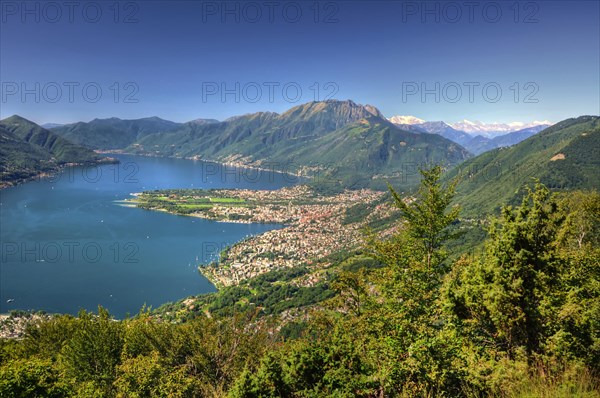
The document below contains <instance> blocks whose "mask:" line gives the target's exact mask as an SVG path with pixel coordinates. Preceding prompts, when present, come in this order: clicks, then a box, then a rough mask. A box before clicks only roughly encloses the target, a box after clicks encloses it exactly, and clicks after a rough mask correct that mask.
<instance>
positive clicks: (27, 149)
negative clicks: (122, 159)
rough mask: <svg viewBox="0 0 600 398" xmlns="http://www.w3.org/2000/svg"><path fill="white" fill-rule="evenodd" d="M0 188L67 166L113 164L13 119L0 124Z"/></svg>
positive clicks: (0, 121)
mask: <svg viewBox="0 0 600 398" xmlns="http://www.w3.org/2000/svg"><path fill="white" fill-rule="evenodd" d="M0 141H1V143H2V145H1V147H0V186H7V185H12V184H14V183H17V182H20V181H25V180H27V179H28V178H31V177H34V176H36V175H39V174H41V173H52V172H55V171H57V170H58V168H59V167H60V166H62V165H66V164H73V163H77V164H95V163H102V162H108V161H111V160H110V159H107V158H101V157H100V156H99V155H98V154H96V153H95V152H94V151H92V150H90V149H88V148H84V147H82V146H80V145H76V144H73V143H71V142H69V141H68V140H66V139H64V138H62V137H59V136H57V135H56V134H54V133H53V132H51V131H49V130H47V129H45V128H43V127H41V126H38V125H37V124H35V123H33V122H31V121H29V120H27V119H24V118H22V117H20V116H17V115H14V116H11V117H9V118H6V119H3V120H0Z"/></svg>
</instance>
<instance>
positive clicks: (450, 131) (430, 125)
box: [416, 122, 473, 146]
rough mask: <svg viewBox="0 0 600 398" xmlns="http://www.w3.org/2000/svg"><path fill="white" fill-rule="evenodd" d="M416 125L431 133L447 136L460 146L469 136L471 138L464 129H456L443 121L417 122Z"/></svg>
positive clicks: (468, 139)
mask: <svg viewBox="0 0 600 398" xmlns="http://www.w3.org/2000/svg"><path fill="white" fill-rule="evenodd" d="M416 127H418V128H420V129H423V130H425V131H426V132H428V133H431V134H438V135H441V136H442V137H444V138H447V139H449V140H450V141H454V142H456V143H457V144H459V145H462V146H464V145H465V144H466V143H467V142H469V141H470V140H471V138H473V137H471V136H470V135H469V134H467V133H465V132H464V131H459V130H456V129H454V128H453V127H451V126H450V125H448V124H446V123H444V122H425V123H421V124H417V125H416Z"/></svg>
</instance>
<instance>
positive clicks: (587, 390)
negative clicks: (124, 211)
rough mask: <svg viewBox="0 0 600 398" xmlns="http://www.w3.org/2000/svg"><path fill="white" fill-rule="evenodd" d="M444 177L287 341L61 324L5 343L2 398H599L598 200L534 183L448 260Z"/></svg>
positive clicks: (214, 331) (271, 328)
mask: <svg viewBox="0 0 600 398" xmlns="http://www.w3.org/2000/svg"><path fill="white" fill-rule="evenodd" d="M440 173H441V170H440V169H439V168H434V169H432V170H430V171H424V172H423V176H424V178H423V184H422V186H421V189H420V190H419V192H418V194H417V198H416V200H415V201H412V202H411V201H407V200H405V199H404V198H401V197H400V196H399V195H398V194H397V193H396V192H394V191H393V190H392V194H393V197H394V200H395V203H396V205H397V206H398V208H399V210H400V211H401V213H402V215H403V217H402V220H401V222H400V228H399V232H398V233H397V234H395V235H394V236H392V237H389V238H387V239H381V238H379V237H378V236H377V235H376V234H375V233H371V234H369V235H368V237H367V239H366V247H365V250H366V251H367V252H369V253H370V255H371V256H372V257H373V258H375V259H376V260H377V261H379V262H381V263H384V264H386V266H385V267H374V268H373V267H372V268H360V269H358V270H356V269H352V270H347V271H345V272H342V273H341V274H340V275H339V276H338V277H337V279H336V280H335V281H333V282H332V284H331V288H332V289H334V290H335V291H337V293H338V294H337V295H336V296H335V297H333V298H331V299H329V300H328V301H326V302H325V303H324V304H323V306H322V307H321V308H319V309H316V310H314V312H313V313H312V314H311V316H310V319H309V320H308V321H306V322H304V323H303V327H301V328H299V329H297V330H295V332H294V335H295V336H297V338H294V339H283V338H282V335H283V334H284V332H283V330H284V329H286V327H284V328H283V329H282V331H281V332H278V330H279V327H278V326H279V325H277V324H271V323H270V318H268V317H262V318H257V317H255V316H254V313H245V314H241V313H234V314H233V315H228V316H225V315H223V316H222V317H219V318H217V317H212V318H209V317H206V316H203V317H198V318H195V319H193V320H191V321H189V322H185V323H179V324H173V323H169V322H165V321H161V320H159V319H155V318H153V316H152V315H151V314H149V313H146V312H143V313H141V314H140V315H138V316H137V317H135V318H133V319H128V320H124V321H115V320H113V319H111V317H110V315H109V314H108V313H107V312H106V311H105V310H103V309H100V310H99V313H98V315H92V314H89V313H84V312H82V313H81V314H80V315H79V316H78V317H71V316H60V317H56V318H53V319H51V320H47V321H43V322H41V323H39V324H37V325H33V326H32V327H30V328H29V330H28V331H27V334H26V337H25V338H24V339H22V340H20V341H17V340H9V341H1V342H0V396H2V397H5V396H6V397H30V396H49V397H62V396H81V397H93V396H103V397H104V396H109V397H142V396H143V397H146V396H149V397H196V396H209V397H212V396H227V395H228V396H231V397H277V396H288V397H321V396H337V397H344V396H348V397H350V396H364V397H368V396H407V397H409V396H410V397H414V396H417V397H419V396H467V397H482V396H499V397H506V396H514V397H572V396H573V397H598V396H600V385H599V382H598V374H599V373H598V372H600V365H599V364H600V282H599V281H600V278H599V277H600V228H599V224H600V195H598V194H597V193H585V192H577V193H572V194H569V195H568V196H564V197H556V196H553V195H551V194H550V192H549V191H548V189H547V188H546V187H544V186H543V185H541V184H537V185H536V186H535V187H534V188H533V189H531V190H530V191H529V193H528V195H527V196H526V197H525V198H524V199H523V202H522V203H521V205H520V206H516V207H514V208H512V207H505V208H504V210H503V213H502V215H501V216H500V217H498V218H497V219H494V220H492V222H491V223H490V228H489V238H488V239H487V241H486V245H485V250H484V252H483V253H481V254H480V255H477V256H473V255H471V256H463V257H461V258H460V259H458V260H453V261H450V260H449V259H448V256H447V253H446V250H445V246H446V243H447V241H448V240H449V239H452V238H453V237H454V230H453V225H454V221H455V219H456V217H457V216H458V209H456V208H451V209H449V208H448V204H449V203H450V202H451V200H452V196H453V186H452V185H450V186H448V187H444V186H441V185H440V183H439V177H440ZM289 325H290V324H288V326H289ZM288 329H289V328H288Z"/></svg>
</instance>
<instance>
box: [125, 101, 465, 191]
mask: <svg viewBox="0 0 600 398" xmlns="http://www.w3.org/2000/svg"><path fill="white" fill-rule="evenodd" d="M127 150H128V151H130V152H135V153H141V154H152V155H158V156H177V157H196V158H201V159H205V160H214V161H220V162H235V163H237V164H240V165H250V166H256V167H269V168H273V169H275V170H280V171H287V172H292V173H302V174H306V175H312V176H316V177H319V178H321V179H322V180H323V182H327V183H329V182H331V183H332V185H335V186H338V187H362V186H379V187H384V186H385V181H386V179H391V180H396V181H399V183H401V184H403V185H406V186H408V185H411V184H414V183H415V182H416V181H417V173H416V171H415V169H416V165H417V164H424V163H444V164H457V163H460V162H462V161H463V160H465V159H466V158H468V157H469V156H470V155H469V153H468V152H467V151H466V150H465V149H464V148H462V147H461V146H459V145H457V144H455V143H453V142H451V141H449V140H446V139H445V138H443V137H440V136H436V135H432V134H414V133H412V132H408V131H405V130H402V129H400V128H398V127H396V126H395V125H394V124H392V123H390V122H389V121H387V120H386V119H385V117H384V116H383V115H382V114H381V112H380V111H379V110H378V109H377V108H375V107H373V106H370V105H360V104H356V103H354V102H353V101H350V100H347V101H337V100H328V101H322V102H310V103H307V104H303V105H299V106H296V107H294V108H292V109H290V110H288V111H287V112H284V113H282V114H277V113H273V112H259V113H254V114H248V115H242V116H236V117H233V118H229V119H227V120H225V121H223V122H220V123H211V124H196V123H185V124H184V125H183V126H182V127H181V128H180V129H179V130H178V131H175V132H169V133H158V134H152V135H148V136H146V137H144V138H142V139H141V140H139V141H137V142H136V143H134V144H132V145H131V146H130V147H129V148H128V149H127Z"/></svg>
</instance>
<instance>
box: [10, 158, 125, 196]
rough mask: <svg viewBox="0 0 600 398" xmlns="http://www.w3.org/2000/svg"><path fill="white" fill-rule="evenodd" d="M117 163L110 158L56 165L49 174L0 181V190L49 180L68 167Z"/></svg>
mask: <svg viewBox="0 0 600 398" xmlns="http://www.w3.org/2000/svg"><path fill="white" fill-rule="evenodd" d="M97 153H99V152H97ZM119 163H121V161H120V160H119V159H117V158H111V157H105V158H102V159H100V160H98V161H97V162H86V163H64V164H61V165H58V166H57V168H56V170H54V171H51V172H47V171H44V172H40V173H37V174H35V175H32V176H31V177H27V178H23V179H20V180H16V181H1V182H0V190H3V189H7V188H12V187H16V186H19V185H23V184H27V183H30V182H34V181H36V180H38V181H43V180H46V179H50V178H53V177H54V176H56V175H57V174H59V173H61V172H62V171H63V170H65V169H67V168H69V167H81V166H101V165H105V164H119Z"/></svg>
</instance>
